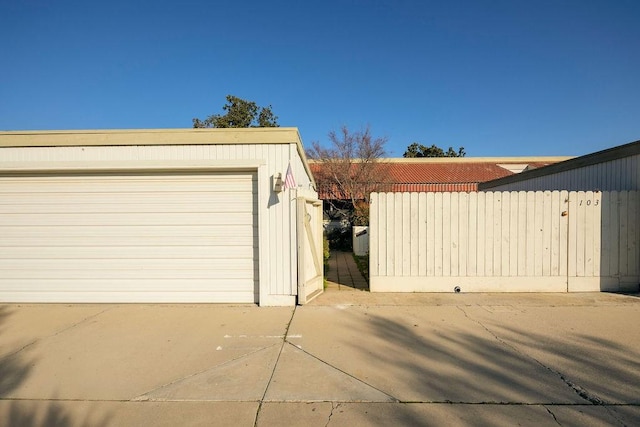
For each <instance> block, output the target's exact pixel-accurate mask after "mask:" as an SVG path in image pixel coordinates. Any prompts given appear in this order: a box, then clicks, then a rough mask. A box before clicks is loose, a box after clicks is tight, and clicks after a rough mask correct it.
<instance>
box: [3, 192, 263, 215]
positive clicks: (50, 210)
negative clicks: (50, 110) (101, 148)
mask: <svg viewBox="0 0 640 427" xmlns="http://www.w3.org/2000/svg"><path fill="white" fill-rule="evenodd" d="M132 206H135V211H136V212H139V213H181V214H184V213H196V212H198V213H207V214H208V213H221V214H230V213H232V214H235V213H238V212H242V213H252V212H254V211H255V207H256V206H254V205H253V204H252V203H251V195H249V197H245V195H242V197H234V198H233V200H230V201H227V202H224V201H215V200H212V198H211V197H208V196H203V200H200V201H199V202H198V201H185V202H184V203H177V202H174V203H162V202H158V201H155V202H153V203H151V202H150V203H141V204H139V205H134V204H133V203H131V202H122V201H119V200H112V201H111V202H109V203H106V202H105V203H103V204H100V203H95V202H86V203H65V204H64V205H60V204H45V203H23V204H12V205H3V206H0V214H2V215H5V214H78V213H81V214H87V213H89V214H95V215H102V214H105V213H130V212H131V210H132Z"/></svg>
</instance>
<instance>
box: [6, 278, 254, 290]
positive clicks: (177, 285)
mask: <svg viewBox="0 0 640 427" xmlns="http://www.w3.org/2000/svg"><path fill="white" fill-rule="evenodd" d="M0 286H1V287H2V289H4V290H5V291H6V292H36V291H37V290H38V289H41V290H42V291H44V292H46V291H56V292H73V291H78V290H79V289H86V290H90V291H91V292H125V291H130V292H205V291H210V290H211V289H212V288H215V289H216V291H218V292H229V291H233V292H247V293H250V292H253V281H252V280H251V279H122V280H111V279H75V280H70V279H51V280H46V281H44V280H36V279H21V280H8V279H0Z"/></svg>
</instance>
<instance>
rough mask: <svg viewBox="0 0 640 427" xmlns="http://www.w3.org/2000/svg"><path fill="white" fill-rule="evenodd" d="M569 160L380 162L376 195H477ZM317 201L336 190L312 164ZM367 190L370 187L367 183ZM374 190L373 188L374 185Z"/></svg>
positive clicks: (315, 163) (318, 166)
mask: <svg viewBox="0 0 640 427" xmlns="http://www.w3.org/2000/svg"><path fill="white" fill-rule="evenodd" d="M568 159H571V157H491V158H488V157H427V158H424V157H423V158H390V159H380V161H379V164H378V167H379V168H380V174H379V177H380V180H379V182H378V183H374V184H378V185H377V189H376V191H382V192H393V193H396V192H444V191H449V192H453V191H478V187H479V184H480V183H482V182H485V181H491V180H495V179H498V178H504V177H509V176H513V175H516V174H518V173H521V172H523V171H530V170H533V169H537V168H540V167H544V166H548V165H551V164H554V163H558V162H562V161H565V160H568ZM309 163H310V167H311V171H312V173H313V174H314V176H315V177H316V181H317V183H318V193H319V197H320V198H321V199H324V200H332V199H335V194H336V191H332V190H335V189H332V188H328V187H327V184H325V183H323V180H322V179H321V176H322V168H323V164H322V163H321V162H318V161H313V160H311V161H310V162H309ZM367 186H368V187H372V185H371V183H368V185H367ZM373 186H374V187H376V185H373Z"/></svg>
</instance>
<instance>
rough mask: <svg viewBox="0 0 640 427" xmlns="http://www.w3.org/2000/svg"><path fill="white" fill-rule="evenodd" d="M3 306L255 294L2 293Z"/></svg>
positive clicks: (243, 299) (249, 297) (250, 298)
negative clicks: (23, 303)
mask: <svg viewBox="0 0 640 427" xmlns="http://www.w3.org/2000/svg"><path fill="white" fill-rule="evenodd" d="M1 296H2V301H4V302H25V301H28V302H34V303H39V302H41V303H56V302H57V303H197V302H203V301H204V302H208V303H228V302H234V303H253V302H256V301H257V298H258V295H257V294H249V293H247V292H237V291H227V292H224V293H221V292H216V291H203V292H185V291H181V292H133V291H125V292H90V291H87V292H82V293H79V292H75V291H74V292H50V291H36V292H11V293H9V292H7V293H2V294H1Z"/></svg>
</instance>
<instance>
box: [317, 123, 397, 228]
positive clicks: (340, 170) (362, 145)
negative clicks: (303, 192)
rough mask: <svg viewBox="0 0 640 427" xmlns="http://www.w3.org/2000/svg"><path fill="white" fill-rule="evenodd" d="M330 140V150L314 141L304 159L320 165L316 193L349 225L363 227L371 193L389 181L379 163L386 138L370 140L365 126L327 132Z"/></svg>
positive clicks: (344, 127)
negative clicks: (350, 129) (357, 128)
mask: <svg viewBox="0 0 640 427" xmlns="http://www.w3.org/2000/svg"><path fill="white" fill-rule="evenodd" d="M329 141H330V146H329V147H323V146H322V145H320V143H319V142H317V141H315V142H313V143H312V146H311V148H310V149H308V150H307V156H308V157H309V158H310V159H312V160H314V161H315V162H316V163H318V164H319V167H318V168H316V171H317V172H316V174H315V179H316V183H317V184H318V191H319V192H320V193H321V194H324V195H325V200H326V201H327V202H328V203H329V204H330V205H331V207H332V208H333V209H334V210H336V211H338V212H340V213H341V214H342V216H343V217H344V218H345V219H347V220H348V221H349V222H350V223H352V224H354V225H363V224H366V223H368V220H369V197H370V194H371V192H374V191H381V190H382V189H383V188H384V186H385V185H386V184H387V183H388V182H389V181H388V178H387V176H388V174H387V173H386V164H384V163H383V162H382V158H383V157H384V155H385V154H386V153H385V144H386V142H387V138H383V137H377V138H376V137H373V136H372V135H371V130H370V128H369V127H368V126H367V127H366V128H364V129H363V130H361V131H356V132H351V131H349V129H348V128H347V127H346V126H342V128H340V131H339V132H335V131H331V132H329Z"/></svg>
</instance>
